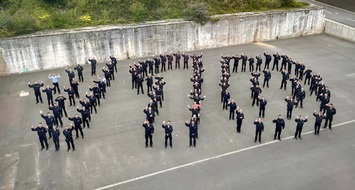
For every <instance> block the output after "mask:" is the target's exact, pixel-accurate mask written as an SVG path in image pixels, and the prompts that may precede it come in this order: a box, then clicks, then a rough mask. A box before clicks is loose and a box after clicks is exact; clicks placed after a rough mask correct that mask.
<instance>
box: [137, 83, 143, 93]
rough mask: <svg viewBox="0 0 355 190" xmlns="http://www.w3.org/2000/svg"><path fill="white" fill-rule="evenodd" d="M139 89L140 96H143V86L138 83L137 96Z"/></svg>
mask: <svg viewBox="0 0 355 190" xmlns="http://www.w3.org/2000/svg"><path fill="white" fill-rule="evenodd" d="M139 89H141V92H142V94H144V91H143V84H139V83H138V88H137V95H139Z"/></svg>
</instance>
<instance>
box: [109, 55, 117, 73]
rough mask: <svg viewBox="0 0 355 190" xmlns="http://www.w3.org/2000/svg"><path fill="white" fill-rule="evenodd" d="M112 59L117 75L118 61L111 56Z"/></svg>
mask: <svg viewBox="0 0 355 190" xmlns="http://www.w3.org/2000/svg"><path fill="white" fill-rule="evenodd" d="M110 59H111V63H112V65H114V67H115V71H116V73H117V59H116V57H114V56H110Z"/></svg>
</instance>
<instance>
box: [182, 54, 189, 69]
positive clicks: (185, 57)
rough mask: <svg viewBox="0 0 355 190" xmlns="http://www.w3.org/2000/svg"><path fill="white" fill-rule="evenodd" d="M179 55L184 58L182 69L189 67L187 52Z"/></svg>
mask: <svg viewBox="0 0 355 190" xmlns="http://www.w3.org/2000/svg"><path fill="white" fill-rule="evenodd" d="M181 56H182V57H183V59H184V68H183V69H185V68H186V69H189V58H190V57H189V54H187V53H182V54H181Z"/></svg>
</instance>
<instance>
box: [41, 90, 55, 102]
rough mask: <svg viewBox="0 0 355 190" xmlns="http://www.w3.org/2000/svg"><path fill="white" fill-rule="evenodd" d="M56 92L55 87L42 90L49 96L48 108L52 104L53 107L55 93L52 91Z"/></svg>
mask: <svg viewBox="0 0 355 190" xmlns="http://www.w3.org/2000/svg"><path fill="white" fill-rule="evenodd" d="M54 90H55V87H53V88H51V87H49V86H47V88H44V89H42V92H45V93H46V94H47V102H48V106H50V105H51V104H52V105H53V93H52V91H54Z"/></svg>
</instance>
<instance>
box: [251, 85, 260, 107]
mask: <svg viewBox="0 0 355 190" xmlns="http://www.w3.org/2000/svg"><path fill="white" fill-rule="evenodd" d="M250 90H251V92H252V95H253V97H252V98H253V102H252V104H251V106H254V104H255V102H256V105H257V106H259V101H258V97H259V95H260V94H261V93H262V90H261V89H260V87H259V85H256V86H253V87H251V88H250Z"/></svg>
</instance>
